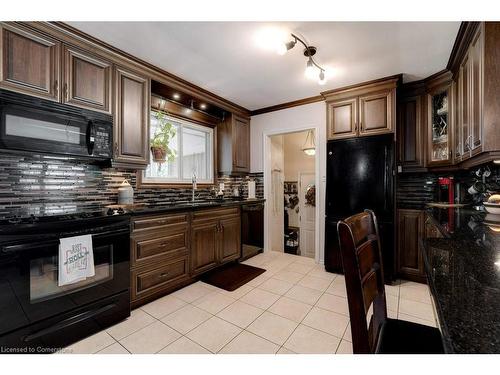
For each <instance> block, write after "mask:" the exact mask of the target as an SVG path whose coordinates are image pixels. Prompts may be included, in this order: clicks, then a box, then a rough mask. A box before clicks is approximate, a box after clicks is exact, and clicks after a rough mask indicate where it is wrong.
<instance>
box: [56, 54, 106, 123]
mask: <svg viewBox="0 0 500 375" xmlns="http://www.w3.org/2000/svg"><path fill="white" fill-rule="evenodd" d="M111 74H112V64H111V63H110V62H108V61H106V60H105V59H103V58H100V57H97V56H94V55H92V54H90V53H87V52H85V51H83V50H80V49H76V48H73V47H70V46H64V47H63V97H62V100H63V102H64V103H67V104H72V105H75V106H78V107H83V108H88V109H91V110H97V111H102V112H105V113H111V94H112V92H111V88H112V87H111V80H112V76H111Z"/></svg>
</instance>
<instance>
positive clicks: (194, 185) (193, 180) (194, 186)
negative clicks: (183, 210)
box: [191, 172, 196, 203]
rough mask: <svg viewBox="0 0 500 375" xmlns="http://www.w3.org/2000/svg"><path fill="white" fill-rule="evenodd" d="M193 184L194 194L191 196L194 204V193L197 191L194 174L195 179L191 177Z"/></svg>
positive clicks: (194, 176)
mask: <svg viewBox="0 0 500 375" xmlns="http://www.w3.org/2000/svg"><path fill="white" fill-rule="evenodd" d="M191 183H192V185H193V194H192V196H191V202H193V203H194V191H195V190H196V173H194V172H193V177H191Z"/></svg>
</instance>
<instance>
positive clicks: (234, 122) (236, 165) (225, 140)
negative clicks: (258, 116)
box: [217, 114, 250, 174]
mask: <svg viewBox="0 0 500 375" xmlns="http://www.w3.org/2000/svg"><path fill="white" fill-rule="evenodd" d="M217 155H218V158H217V160H218V172H220V173H223V174H238V173H248V172H249V171H250V119H249V118H247V117H242V116H238V115H235V114H231V115H230V116H228V117H227V118H226V119H225V120H224V121H223V122H222V123H221V124H220V125H219V126H217Z"/></svg>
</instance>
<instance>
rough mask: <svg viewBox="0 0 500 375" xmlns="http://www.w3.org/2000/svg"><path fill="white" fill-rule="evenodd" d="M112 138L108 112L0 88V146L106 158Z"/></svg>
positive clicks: (98, 158) (9, 148)
mask: <svg viewBox="0 0 500 375" xmlns="http://www.w3.org/2000/svg"><path fill="white" fill-rule="evenodd" d="M112 142H113V117H112V116H111V115H108V114H105V113H100V112H96V111H89V110H86V109H82V108H77V107H73V106H70V105H67V104H61V103H56V102H53V101H50V100H45V99H39V98H35V97H31V96H28V95H23V94H18V93H14V92H11V91H7V90H0V148H1V149H3V150H12V151H24V152H30V153H47V154H59V155H68V156H74V157H75V158H81V159H89V160H96V161H109V160H111V157H112V152H113V148H112Z"/></svg>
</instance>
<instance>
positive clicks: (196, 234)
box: [191, 220, 219, 275]
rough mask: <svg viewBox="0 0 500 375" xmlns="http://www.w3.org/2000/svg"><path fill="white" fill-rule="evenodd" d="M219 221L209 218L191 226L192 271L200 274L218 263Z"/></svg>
mask: <svg viewBox="0 0 500 375" xmlns="http://www.w3.org/2000/svg"><path fill="white" fill-rule="evenodd" d="M218 225H219V221H218V220H209V221H206V222H204V223H202V224H195V223H193V226H192V227H191V244H192V256H191V273H192V274H194V275H195V274H199V273H202V272H204V271H207V270H209V269H212V268H214V267H215V266H216V265H217V261H218V256H217V251H218V237H219V227H218Z"/></svg>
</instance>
